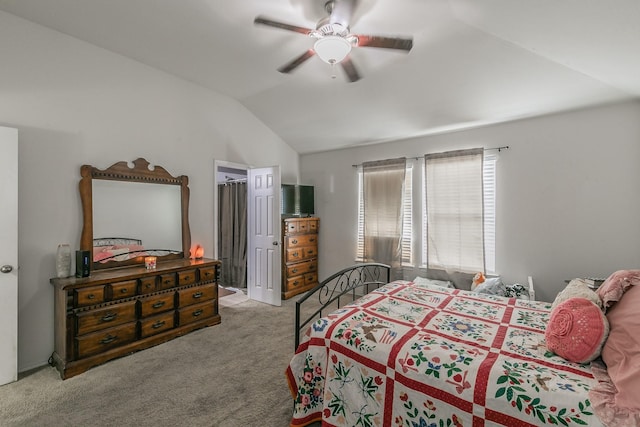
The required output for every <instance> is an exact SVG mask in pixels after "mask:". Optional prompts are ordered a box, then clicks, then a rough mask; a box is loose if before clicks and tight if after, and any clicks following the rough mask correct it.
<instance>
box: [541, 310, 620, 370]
mask: <svg viewBox="0 0 640 427" xmlns="http://www.w3.org/2000/svg"><path fill="white" fill-rule="evenodd" d="M608 333H609V323H608V322H607V318H606V317H605V316H604V314H603V313H602V310H600V308H599V307H598V306H597V305H595V304H594V303H593V302H591V301H589V300H588V299H586V298H570V299H568V300H566V301H564V302H562V303H560V304H558V305H557V306H556V307H555V308H554V309H553V311H552V312H551V316H550V318H549V323H548V324H547V329H546V331H545V340H546V342H547V348H548V349H549V350H551V351H553V352H554V353H555V354H557V355H558V356H560V357H563V358H565V359H567V360H569V361H571V362H577V363H587V362H590V361H592V360H593V359H595V358H596V357H598V356H599V355H600V351H601V350H602V345H603V344H604V341H605V340H606V339H607V335H608Z"/></svg>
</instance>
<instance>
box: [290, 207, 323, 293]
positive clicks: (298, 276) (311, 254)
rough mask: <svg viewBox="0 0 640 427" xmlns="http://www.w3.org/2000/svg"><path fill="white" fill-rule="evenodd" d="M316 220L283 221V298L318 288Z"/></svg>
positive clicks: (317, 226)
mask: <svg viewBox="0 0 640 427" xmlns="http://www.w3.org/2000/svg"><path fill="white" fill-rule="evenodd" d="M319 229H320V219H319V218H314V217H310V218H284V219H283V220H282V298H283V299H288V298H291V297H292V296H294V295H297V294H299V293H302V292H306V291H308V290H309V289H311V288H313V287H314V286H315V285H317V284H318V231H319Z"/></svg>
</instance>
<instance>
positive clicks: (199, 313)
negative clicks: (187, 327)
mask: <svg viewBox="0 0 640 427" xmlns="http://www.w3.org/2000/svg"><path fill="white" fill-rule="evenodd" d="M202 313H204V311H203V310H196V311H194V312H193V317H198V316H200V315H201V314H202Z"/></svg>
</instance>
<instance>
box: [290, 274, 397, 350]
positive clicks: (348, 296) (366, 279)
mask: <svg viewBox="0 0 640 427" xmlns="http://www.w3.org/2000/svg"><path fill="white" fill-rule="evenodd" d="M390 275H391V267H390V266H388V265H386V264H379V263H363V264H356V265H353V266H351V267H348V268H345V269H344V270H341V271H339V272H337V273H335V274H332V275H331V276H329V277H328V278H326V279H325V280H323V281H322V282H320V283H319V284H318V285H317V286H316V287H315V288H313V289H311V290H310V291H309V292H307V293H306V294H305V295H304V296H303V297H302V298H300V299H299V300H298V301H296V326H295V328H296V329H295V334H296V339H295V349H297V348H298V345H300V333H301V332H302V329H303V328H305V327H306V326H307V325H309V324H310V323H311V321H312V320H316V319H319V318H320V317H322V316H323V313H324V312H325V311H326V310H327V309H328V308H329V307H330V309H331V311H333V310H335V309H336V308H339V307H340V306H341V305H344V304H345V300H346V304H348V303H350V302H353V301H354V300H356V299H357V298H359V297H360V296H362V295H365V294H368V293H369V292H371V291H372V290H374V289H377V288H379V287H380V286H382V285H386V284H387V283H389V278H390ZM357 290H363V292H361V293H358V292H356V291H357ZM305 303H306V304H307V306H308V305H310V304H312V303H313V304H315V305H318V304H319V305H320V307H319V308H317V309H316V310H315V311H313V312H312V314H310V315H309V316H307V317H305V318H304V319H301V312H302V309H303V304H305ZM334 303H336V304H337V306H336V305H335V304H334Z"/></svg>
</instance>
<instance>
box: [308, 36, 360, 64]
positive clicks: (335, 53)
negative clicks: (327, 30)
mask: <svg viewBox="0 0 640 427" xmlns="http://www.w3.org/2000/svg"><path fill="white" fill-rule="evenodd" d="M313 50H315V52H316V55H318V56H319V57H320V59H322V60H323V61H324V62H326V63H327V64H337V63H339V62H342V60H344V58H346V57H347V55H349V52H351V43H349V42H348V41H347V40H345V39H344V38H343V37H340V36H325V37H323V38H321V39H319V40H317V41H316V42H315V44H314V45H313Z"/></svg>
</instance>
